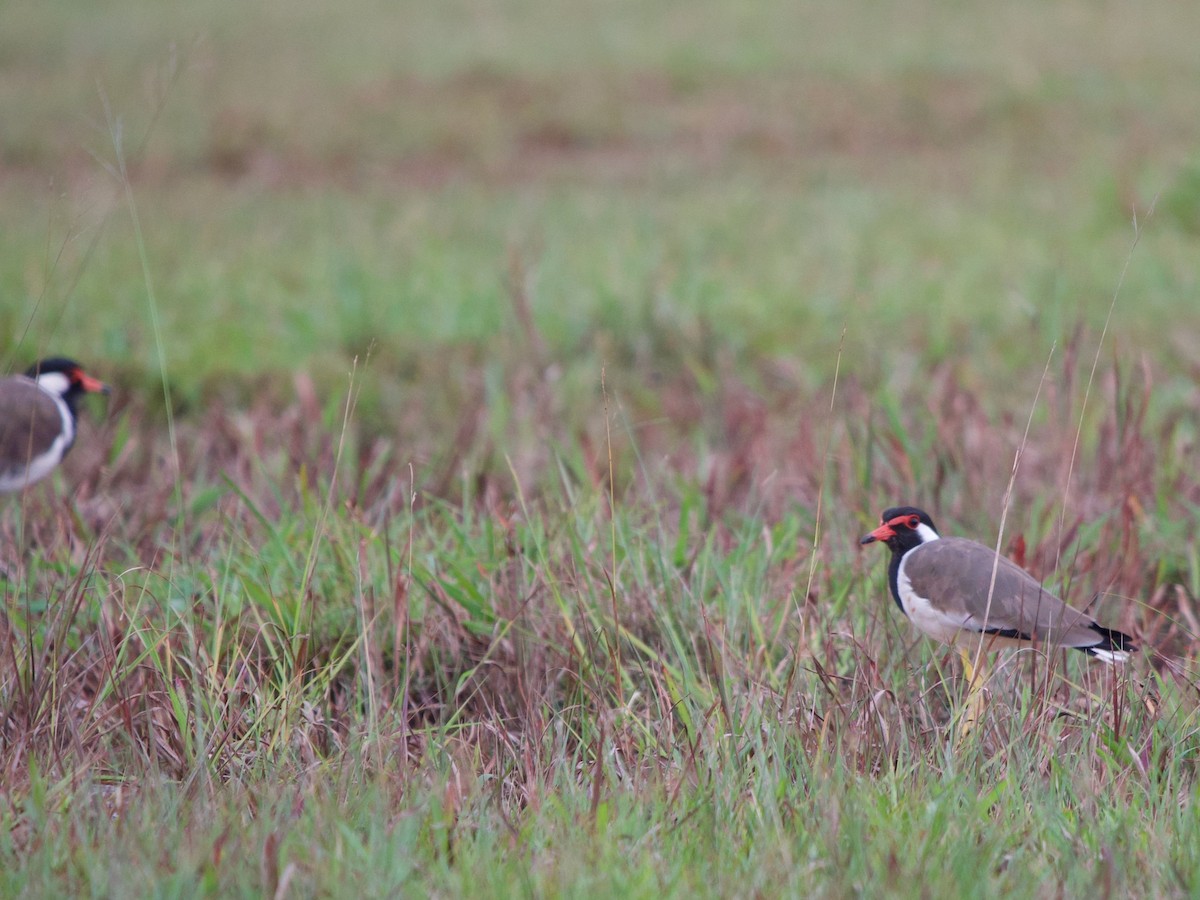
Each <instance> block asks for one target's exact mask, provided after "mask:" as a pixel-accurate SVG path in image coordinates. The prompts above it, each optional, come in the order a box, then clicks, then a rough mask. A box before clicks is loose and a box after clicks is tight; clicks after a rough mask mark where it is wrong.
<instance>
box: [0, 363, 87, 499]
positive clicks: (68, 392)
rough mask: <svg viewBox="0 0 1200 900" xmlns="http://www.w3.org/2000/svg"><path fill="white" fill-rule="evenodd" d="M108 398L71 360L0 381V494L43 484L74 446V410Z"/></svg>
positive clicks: (32, 368) (36, 365)
mask: <svg viewBox="0 0 1200 900" xmlns="http://www.w3.org/2000/svg"><path fill="white" fill-rule="evenodd" d="M87 393H102V394H108V393H110V389H109V387H108V385H106V384H104V383H103V382H101V381H98V380H97V379H95V378H93V377H92V376H90V375H88V374H87V373H86V372H85V371H84V370H83V367H82V366H80V365H79V363H77V362H75V361H74V360H70V359H65V358H64V357H60V356H56V357H52V358H50V359H43V360H41V361H39V362H36V363H34V364H33V365H32V366H30V368H29V371H27V372H26V373H25V374H24V375H13V376H11V377H9V378H3V379H0V493H12V492H14V491H19V490H21V489H23V488H24V487H26V486H27V485H30V484H33V483H34V482H35V481H38V480H40V479H42V478H45V477H46V476H47V475H49V474H50V472H52V471H53V470H54V467H55V466H57V465H58V464H59V463H61V462H62V461H63V457H64V456H66V455H67V451H68V450H70V449H71V445H72V444H74V443H75V430H76V429H75V425H76V415H77V410H76V405H77V404H78V402H79V398H80V397H81V396H83V395H84V394H87Z"/></svg>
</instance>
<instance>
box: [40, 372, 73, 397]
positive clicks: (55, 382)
mask: <svg viewBox="0 0 1200 900" xmlns="http://www.w3.org/2000/svg"><path fill="white" fill-rule="evenodd" d="M37 385H38V387H40V388H41V389H42V390H43V391H45V392H46V393H47V394H50V395H51V396H53V397H61V396H62V395H63V394H65V393H66V392H67V391H69V390H70V389H71V379H70V378H68V377H67V376H66V375H64V374H63V373H62V372H43V373H42V374H41V375H39V376H38V377H37Z"/></svg>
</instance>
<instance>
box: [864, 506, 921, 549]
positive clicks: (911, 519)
mask: <svg viewBox="0 0 1200 900" xmlns="http://www.w3.org/2000/svg"><path fill="white" fill-rule="evenodd" d="M937 536H938V532H937V528H936V526H934V524H933V519H931V518H929V513H927V512H925V510H923V509H917V508H916V507H915V506H893V507H892V508H891V509H885V510H884V511H883V514H882V515H881V516H880V517H879V527H878V528H876V529H875V530H874V531H872V532H871V533H870V534H864V535H863V537H862V540H860V541H859V543H860V544H871V543H874V542H875V541H882V542H883V543H885V544H887V546H888V548H889V549H890V550H891V551H892V552H893V553H904V552H905V551H908V550H911V549H912V548H913V547H916V546H919V545H920V544H923V543H925V542H926V541H929V540H934V539H936V538H937Z"/></svg>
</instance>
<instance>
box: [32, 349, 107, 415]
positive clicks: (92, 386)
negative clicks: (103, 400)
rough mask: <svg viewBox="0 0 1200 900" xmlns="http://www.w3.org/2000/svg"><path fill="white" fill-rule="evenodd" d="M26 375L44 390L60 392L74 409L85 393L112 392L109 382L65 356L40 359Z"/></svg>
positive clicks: (53, 392)
mask: <svg viewBox="0 0 1200 900" xmlns="http://www.w3.org/2000/svg"><path fill="white" fill-rule="evenodd" d="M25 376H26V377H27V378H32V379H33V380H34V381H36V382H37V383H38V384H39V385H40V386H41V387H42V388H43V389H44V390H47V391H49V392H50V393H52V394H58V395H59V396H60V397H62V398H63V400H65V401H66V402H67V405H68V406H70V407H71V410H72V411H74V409H75V401H76V400H77V399H79V397H81V396H82V395H84V394H91V393H97V394H108V393H110V392H111V389H110V388H109V386H108V385H107V384H105V383H104V382H103V381H100V379H98V378H93V377H92V376H91V375H89V374H88V373H87V372H85V371H83V366H81V365H80V364H79V363H77V362H75V360H73V359H67V358H66V357H65V356H51V357H49V358H47V359H41V360H38V361H37V362H35V363H34V364H33V365H32V366H30V367H29V369H28V371H26V372H25Z"/></svg>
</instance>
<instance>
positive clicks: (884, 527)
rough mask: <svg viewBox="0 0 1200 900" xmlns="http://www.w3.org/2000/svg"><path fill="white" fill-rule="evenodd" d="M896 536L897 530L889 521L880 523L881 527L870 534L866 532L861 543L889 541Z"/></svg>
mask: <svg viewBox="0 0 1200 900" xmlns="http://www.w3.org/2000/svg"><path fill="white" fill-rule="evenodd" d="M895 536H896V530H895V529H894V528H892V526H891V525H889V524H888V523H887V522H882V523H880V525H879V527H878V528H876V529H875V530H874V531H872V532H871V533H870V534H864V535H863V536H862V540H860V541H859V543H860V544H873V543H875V541H887V540H890V539H891V538H894V537H895Z"/></svg>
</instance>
